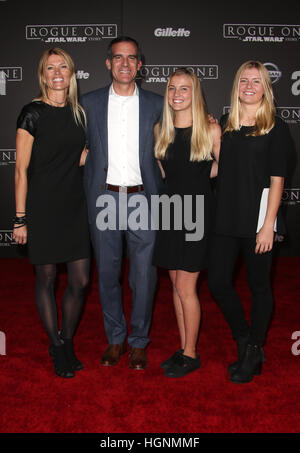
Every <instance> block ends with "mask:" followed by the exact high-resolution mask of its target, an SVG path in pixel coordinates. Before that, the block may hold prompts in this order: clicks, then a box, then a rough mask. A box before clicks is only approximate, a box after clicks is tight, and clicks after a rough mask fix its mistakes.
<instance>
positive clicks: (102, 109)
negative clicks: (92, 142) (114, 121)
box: [96, 86, 110, 167]
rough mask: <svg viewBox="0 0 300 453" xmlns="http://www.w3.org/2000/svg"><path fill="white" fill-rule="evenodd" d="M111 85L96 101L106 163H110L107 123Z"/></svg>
mask: <svg viewBox="0 0 300 453" xmlns="http://www.w3.org/2000/svg"><path fill="white" fill-rule="evenodd" d="M109 88H110V87H109V86H108V87H105V90H104V92H103V93H102V94H101V95H100V96H98V99H97V103H96V115H97V116H96V118H97V125H98V131H99V136H100V141H101V144H102V149H103V151H104V155H105V162H106V163H105V165H106V167H107V163H108V125H107V112H108V97H109Z"/></svg>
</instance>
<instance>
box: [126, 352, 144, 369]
mask: <svg viewBox="0 0 300 453" xmlns="http://www.w3.org/2000/svg"><path fill="white" fill-rule="evenodd" d="M147 366H148V359H147V356H146V351H145V349H143V348H130V362H129V367H130V368H132V369H134V370H145V369H146V368H147Z"/></svg>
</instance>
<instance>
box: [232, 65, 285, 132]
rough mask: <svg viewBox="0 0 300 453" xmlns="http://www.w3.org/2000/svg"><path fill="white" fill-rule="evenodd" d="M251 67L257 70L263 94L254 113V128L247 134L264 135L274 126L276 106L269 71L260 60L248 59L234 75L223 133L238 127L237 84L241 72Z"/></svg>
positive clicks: (239, 113) (238, 101)
mask: <svg viewBox="0 0 300 453" xmlns="http://www.w3.org/2000/svg"><path fill="white" fill-rule="evenodd" d="M251 68H256V69H257V70H258V71H259V74H260V78H261V82H262V85H263V89H264V94H263V97H262V100H261V104H260V106H259V108H258V109H257V111H256V114H255V127H254V130H253V131H252V132H251V133H249V134H248V135H252V136H258V135H265V134H268V133H269V132H270V130H271V129H272V128H273V127H274V124H275V113H276V108H275V104H274V94H273V89H272V83H271V79H270V75H269V72H268V70H267V69H266V67H265V66H264V65H263V64H262V63H261V62H260V61H252V60H250V61H246V63H244V64H242V65H241V66H240V67H239V69H238V70H237V73H236V75H235V78H234V82H233V87H232V92H231V106H230V113H229V116H228V119H227V123H226V127H225V130H224V133H225V132H227V131H228V132H232V131H233V130H238V129H239V128H240V116H241V102H240V99H239V84H240V79H241V75H242V73H243V72H244V71H245V69H251Z"/></svg>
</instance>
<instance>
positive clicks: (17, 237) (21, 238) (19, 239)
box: [13, 224, 27, 245]
mask: <svg viewBox="0 0 300 453" xmlns="http://www.w3.org/2000/svg"><path fill="white" fill-rule="evenodd" d="M18 226H19V225H17V224H16V225H14V232H13V240H14V241H15V242H16V243H17V244H20V245H24V244H26V243H27V226H26V225H24V226H21V227H19V228H18Z"/></svg>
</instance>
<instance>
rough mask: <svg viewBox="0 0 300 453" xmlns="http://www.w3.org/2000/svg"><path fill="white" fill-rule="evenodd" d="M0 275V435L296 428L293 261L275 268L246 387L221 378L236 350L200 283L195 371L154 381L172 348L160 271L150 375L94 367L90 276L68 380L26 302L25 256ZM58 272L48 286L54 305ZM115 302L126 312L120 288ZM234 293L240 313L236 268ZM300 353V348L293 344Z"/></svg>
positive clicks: (95, 304)
mask: <svg viewBox="0 0 300 453" xmlns="http://www.w3.org/2000/svg"><path fill="white" fill-rule="evenodd" d="M0 271H1V280H2V283H1V301H0V309H1V321H0V331H2V332H5V334H6V342H7V350H6V355H5V356H4V355H0V389H1V394H0V432H1V433H12V432H15V433H26V432H27V433H38V432H40V433H55V432H56V433H88V432H89V433H226V432H231V433H236V432H240V433H253V432H257V433H276V432H277V433H296V432H299V430H300V400H299V396H300V395H299V393H300V392H299V383H300V378H299V370H300V355H298V356H295V355H293V354H292V352H291V347H292V344H293V343H294V342H295V340H292V339H291V336H292V333H293V332H294V331H300V317H299V293H300V282H299V272H300V258H279V259H278V261H277V264H276V266H275V267H274V295H275V301H276V309H275V312H274V320H273V323H272V326H271V328H270V331H269V335H268V342H267V344H266V346H265V348H264V349H265V354H266V357H267V362H266V363H265V365H264V368H263V374H262V375H261V376H258V377H257V378H255V380H254V381H253V382H252V383H250V384H244V385H237V384H233V383H231V382H230V381H229V380H228V376H227V372H226V369H227V365H228V363H230V362H231V361H232V360H234V358H235V345H234V342H233V340H232V338H231V335H230V332H229V329H228V327H227V325H226V323H225V321H224V320H223V317H222V315H221V313H220V312H219V309H218V308H217V306H216V304H215V303H214V302H213V300H212V299H211V296H210V294H209V292H208V289H207V286H206V280H205V278H203V279H202V280H201V282H200V288H199V291H200V298H201V303H202V312H203V319H202V328H201V333H200V338H199V345H198V350H199V353H200V357H201V362H202V368H201V369H200V370H198V371H196V372H194V373H191V374H190V375H188V376H186V377H184V378H181V379H177V380H176V379H174V380H172V379H168V378H165V377H164V376H163V371H162V370H161V369H160V367H159V364H160V362H161V361H162V360H163V359H165V358H167V357H168V356H169V355H170V354H171V353H173V351H174V350H175V349H176V348H178V347H179V342H178V335H177V328H176V322H175V318H174V313H173V307H172V301H171V288H170V283H169V280H168V277H167V275H166V274H165V273H161V274H160V285H159V288H158V293H157V298H156V304H155V308H154V316H153V325H152V330H151V338H152V342H151V344H150V346H149V347H148V357H149V362H150V365H149V369H148V370H146V371H134V370H130V369H129V367H128V355H127V354H126V355H125V356H123V357H122V359H121V361H120V363H119V364H118V365H117V366H116V367H114V368H106V367H100V365H99V359H100V356H101V354H102V352H103V351H104V349H105V347H106V340H105V336H104V330H103V325H102V315H101V310H100V304H99V301H98V295H97V283H96V276H95V272H93V279H92V284H91V287H90V291H89V294H88V298H87V304H86V308H85V312H84V315H83V318H82V322H81V324H80V327H79V329H78V332H77V336H76V341H75V345H76V350H77V353H78V356H79V358H80V359H81V360H82V361H83V362H84V365H85V369H84V370H83V371H81V372H78V373H77V374H76V377H75V378H74V379H70V380H64V379H61V378H58V377H56V376H55V375H54V371H53V368H52V363H51V362H50V358H49V356H48V354H47V349H48V340H47V337H46V334H45V333H44V331H43V329H42V326H41V323H40V320H39V317H38V313H37V309H36V307H35V304H34V275H33V270H32V267H31V265H30V264H29V263H28V261H27V260H13V259H5V260H1V262H0ZM65 283H66V274H65V273H61V274H60V277H59V284H58V287H57V296H58V299H59V300H60V299H61V296H62V293H63V289H64V287H65ZM124 287H125V292H124V304H125V309H126V312H127V314H128V312H129V310H130V291H129V290H128V286H127V285H125V286H124ZM237 287H238V291H239V293H240V294H241V296H242V297H243V300H244V301H245V308H246V311H247V312H249V301H250V295H249V292H248V289H247V286H246V284H245V274H244V269H243V268H242V269H241V271H240V273H239V275H238V278H237ZM298 349H299V350H300V347H299V348H298Z"/></svg>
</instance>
